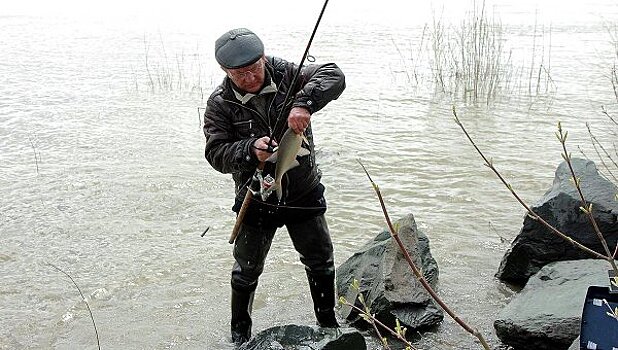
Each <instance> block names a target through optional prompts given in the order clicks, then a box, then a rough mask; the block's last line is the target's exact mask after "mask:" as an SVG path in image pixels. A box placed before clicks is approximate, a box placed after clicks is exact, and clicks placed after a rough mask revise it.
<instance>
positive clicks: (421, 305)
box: [337, 214, 444, 334]
mask: <svg viewBox="0 0 618 350" xmlns="http://www.w3.org/2000/svg"><path fill="white" fill-rule="evenodd" d="M394 225H395V227H398V232H399V237H400V238H401V240H402V242H403V244H404V246H405V247H406V248H407V250H408V252H409V253H410V256H411V257H412V259H413V261H414V262H415V264H416V266H417V267H418V268H419V269H421V270H422V271H423V274H424V276H425V278H426V279H427V281H428V282H429V283H430V285H432V287H435V286H436V284H437V282H438V265H437V264H436V261H435V260H434V258H433V257H432V256H431V252H430V250H429V239H428V238H427V236H426V235H425V234H423V233H421V232H419V231H418V230H417V227H416V223H415V221H414V216H413V215H412V214H409V215H407V216H405V217H404V218H402V219H400V220H399V221H397V222H396V223H395V224H394ZM354 279H356V280H358V281H359V282H360V290H359V291H360V293H362V294H363V296H364V299H365V300H366V302H367V305H368V306H369V308H370V309H371V312H372V313H375V315H376V318H377V319H378V320H379V321H381V322H382V323H384V324H386V325H387V326H389V327H391V328H393V327H394V326H395V318H397V319H399V320H400V322H401V324H402V326H404V327H407V328H408V329H418V328H426V327H431V326H435V325H437V324H438V323H440V322H441V321H442V319H443V318H444V314H443V312H442V310H441V309H439V308H438V307H437V306H436V305H435V304H434V302H433V300H432V299H431V297H430V296H429V294H428V293H427V292H426V291H425V289H424V288H423V286H422V285H421V284H420V282H418V281H417V279H416V277H415V276H414V274H413V273H412V271H411V269H410V266H409V265H408V263H407V262H406V260H405V258H404V256H403V254H402V253H401V251H400V250H399V247H398V245H397V242H395V240H394V239H392V237H391V236H390V234H389V232H388V231H386V230H385V231H383V232H381V233H379V234H378V235H377V236H376V237H375V238H374V239H373V240H371V241H370V242H368V243H367V244H365V245H364V246H363V247H362V248H361V249H360V251H359V252H357V253H355V254H354V255H353V256H352V257H350V258H349V259H348V260H347V261H345V262H344V263H343V264H342V265H341V266H339V267H338V268H337V290H338V293H339V296H340V297H341V296H343V297H345V299H346V300H347V301H348V302H349V303H354V302H355V301H356V305H357V306H359V307H361V308H362V306H361V304H360V303H359V302H358V299H357V296H358V292H356V291H354V289H352V288H350V285H351V283H352V282H353V280H354ZM341 314H342V316H343V317H344V318H345V319H347V320H348V321H349V322H351V324H352V325H354V326H360V327H364V326H366V324H365V322H366V321H365V320H363V319H362V318H361V317H359V315H358V313H357V312H355V310H353V309H351V308H349V307H342V308H341ZM408 334H409V333H408Z"/></svg>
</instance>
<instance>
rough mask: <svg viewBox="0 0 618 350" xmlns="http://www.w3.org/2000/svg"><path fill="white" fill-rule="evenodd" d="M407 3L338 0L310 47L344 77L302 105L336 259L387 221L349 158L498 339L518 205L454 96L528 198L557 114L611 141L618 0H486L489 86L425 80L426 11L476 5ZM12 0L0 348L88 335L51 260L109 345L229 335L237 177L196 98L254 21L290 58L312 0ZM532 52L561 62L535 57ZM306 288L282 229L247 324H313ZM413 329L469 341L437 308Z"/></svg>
mask: <svg viewBox="0 0 618 350" xmlns="http://www.w3.org/2000/svg"><path fill="white" fill-rule="evenodd" d="M54 4H56V3H54ZM284 4H285V5H284ZM404 4H407V2H395V1H388V0H387V1H383V2H380V3H379V4H378V3H373V2H372V3H363V4H358V3H357V2H351V1H333V2H332V4H330V5H329V6H330V7H329V8H327V11H326V15H325V17H324V20H323V23H322V25H321V27H320V29H319V31H318V35H317V36H316V39H315V42H314V44H313V47H312V50H311V54H312V55H313V56H315V58H316V60H317V61H318V62H326V61H335V62H337V63H338V64H339V66H340V67H341V68H342V69H343V71H344V72H345V73H346V78H347V84H348V87H347V89H346V91H345V92H344V94H343V95H342V96H341V98H340V99H339V100H337V101H335V102H332V103H331V104H330V105H329V106H328V107H327V108H325V109H324V110H323V111H321V112H319V113H318V114H316V115H315V116H314V117H313V124H314V126H313V128H314V134H315V139H316V144H317V152H318V154H317V157H318V161H319V163H320V166H321V169H322V170H323V173H324V177H323V182H324V184H325V186H326V188H327V194H326V195H327V200H328V202H329V210H328V213H327V215H328V222H329V225H330V228H331V232H332V237H333V242H334V245H335V249H336V254H335V257H336V261H337V263H342V262H343V261H344V260H345V259H347V258H348V257H350V256H351V255H352V254H353V253H354V252H355V251H356V250H357V249H358V248H359V247H360V246H361V245H363V243H364V242H365V241H367V240H369V239H371V238H373V237H374V236H375V235H376V234H377V233H378V232H379V231H380V230H381V229H382V228H383V227H384V226H385V224H384V219H383V216H382V213H381V210H380V206H379V203H378V201H377V199H376V196H375V194H374V192H373V189H372V187H371V185H370V184H369V183H368V181H367V179H366V177H365V175H364V174H363V173H362V171H361V168H360V166H359V165H358V163H357V159H361V160H362V161H363V163H364V165H365V166H366V167H367V169H368V170H369V172H370V173H371V174H372V177H373V179H374V181H375V182H376V183H377V184H378V185H379V186H380V189H381V191H382V194H383V196H384V197H385V199H386V205H387V207H388V210H389V213H390V215H391V217H392V218H394V219H397V218H399V217H401V216H403V215H405V214H408V213H413V214H414V216H415V218H416V220H417V223H418V225H419V228H420V229H421V230H422V231H424V232H425V233H426V234H427V235H428V236H429V238H430V240H431V249H432V253H433V255H434V257H435V258H436V260H437V262H438V265H439V267H440V283H439V287H438V293H439V294H440V295H441V297H442V298H443V299H444V300H445V302H446V303H448V304H449V305H451V306H452V307H453V309H454V310H455V311H456V312H457V313H458V314H459V316H460V317H461V318H462V319H464V320H465V321H467V322H468V323H469V324H471V325H472V326H473V327H477V328H478V329H479V330H481V332H482V333H484V334H485V336H486V337H487V338H488V339H489V340H490V342H491V343H492V344H494V345H498V344H499V342H498V340H497V339H496V336H495V335H494V332H493V326H492V322H493V319H494V317H495V315H496V314H497V312H499V310H500V309H501V308H502V307H503V306H504V305H505V304H506V303H507V302H508V300H509V299H510V298H511V297H512V295H513V293H514V292H513V291H512V290H511V289H509V288H508V287H507V286H504V285H502V284H501V283H500V282H498V281H497V280H496V279H495V278H494V273H495V272H496V271H497V268H498V265H499V263H500V259H501V258H502V256H503V254H504V252H505V250H506V249H507V248H508V245H509V242H510V241H511V240H512V239H513V238H514V237H515V235H516V234H517V232H518V231H519V229H520V226H521V224H522V221H523V215H524V212H523V209H522V208H521V207H520V206H518V204H517V203H516V202H515V200H514V199H513V198H512V197H511V196H510V194H509V193H508V191H507V190H506V189H505V188H504V186H502V185H501V184H500V183H499V182H498V180H497V179H496V178H495V176H493V175H492V174H491V173H490V171H489V169H487V168H486V167H485V166H483V162H482V160H481V159H480V158H479V156H478V155H477V154H476V153H475V152H474V149H473V147H472V146H471V145H470V143H469V142H468V141H467V140H466V139H465V137H464V135H463V133H462V131H461V130H460V129H459V127H458V126H457V125H456V124H455V122H454V121H453V117H452V107H453V106H455V108H456V109H457V111H458V114H459V116H460V118H461V120H462V121H463V123H464V125H465V126H466V128H467V129H468V131H469V132H470V133H471V135H472V136H473V137H474V138H475V140H476V142H478V145H479V146H480V147H481V148H482V149H483V150H484V151H485V152H486V153H487V155H488V156H490V157H493V160H494V163H495V165H496V167H497V168H498V169H499V170H500V171H501V172H502V174H503V175H504V176H505V178H506V179H507V181H509V182H510V183H511V184H512V185H513V187H514V189H515V190H516V191H517V192H518V193H519V194H520V195H521V196H522V198H523V199H524V200H526V201H527V202H529V203H534V202H535V201H537V200H538V199H539V198H540V197H541V196H542V195H543V193H544V192H545V191H546V190H547V189H548V188H549V187H550V186H551V182H552V179H553V171H554V170H555V168H556V166H557V165H558V164H559V163H560V160H561V157H560V152H561V149H560V144H559V143H558V141H557V140H556V138H555V137H554V133H555V131H556V123H557V122H558V121H561V122H562V125H563V127H564V128H565V129H567V130H569V136H570V137H569V147H570V149H571V151H572V152H573V154H574V155H581V153H580V151H579V149H581V150H583V151H584V152H585V153H586V154H588V155H589V156H590V157H591V158H592V159H596V156H595V154H594V151H593V150H592V147H591V145H590V141H589V135H588V132H587V130H586V123H587V122H588V123H590V125H591V128H592V130H593V131H594V132H595V133H597V135H598V136H599V137H601V138H603V139H604V140H607V141H608V143H609V144H610V145H611V142H612V141H615V140H611V139H608V137H611V133H609V131H611V124H610V123H609V119H608V118H607V117H606V116H605V115H604V114H603V113H602V107H605V108H606V110H607V111H608V112H610V113H612V112H614V113H618V108H617V106H616V97H615V96H614V92H613V90H612V84H611V80H610V73H611V67H612V65H613V64H615V63H616V51H615V46H614V44H613V43H612V40H614V43H615V39H616V36H615V35H616V29H615V26H616V24H617V23H618V7H617V6H616V5H615V3H614V1H613V0H597V1H592V2H586V4H584V3H583V2H582V3H581V4H564V3H562V2H556V1H550V2H547V1H545V2H540V1H539V2H536V1H532V0H530V1H517V2H515V1H506V0H504V1H495V2H491V3H490V2H488V3H487V4H486V10H487V13H491V14H492V15H493V16H496V17H497V18H499V19H500V21H501V22H500V23H501V28H502V32H503V33H502V37H501V40H502V41H501V42H503V44H504V47H505V52H506V55H508V53H509V52H510V53H511V55H512V56H511V57H512V58H511V61H510V62H511V63H510V65H509V66H507V68H508V67H511V68H509V69H510V70H509V72H511V73H506V71H505V73H503V75H504V77H506V76H507V74H508V76H510V78H509V79H508V80H509V84H510V86H511V87H510V88H509V89H505V90H504V91H502V92H498V93H497V96H496V97H495V98H492V99H490V102H489V103H486V101H484V100H481V101H477V102H474V101H471V100H470V99H464V98H462V97H461V94H453V93H449V92H448V91H447V92H444V91H443V89H441V88H440V87H438V86H436V85H435V84H434V83H433V82H434V78H433V77H434V76H435V75H433V74H432V71H431V69H430V68H431V65H430V62H431V59H430V57H431V55H433V54H432V51H431V50H430V49H426V48H425V49H424V47H427V45H431V43H432V42H435V39H432V37H431V36H429V34H428V33H430V32H432V30H434V29H435V26H434V25H433V21H434V20H436V19H441V20H442V21H444V23H452V26H451V27H448V26H447V29H446V31H447V32H448V31H451V32H454V30H455V28H456V27H457V26H458V25H459V23H461V20H462V19H463V18H466V16H467V14H466V11H469V10H470V9H471V8H472V4H471V3H466V4H463V3H460V2H457V1H450V2H449V1H447V2H445V3H429V2H421V3H420V4H418V6H417V5H415V6H411V5H404ZM11 6H12V7H11ZM477 6H478V4H477ZM8 7H9V9H8V10H6V11H8V12H5V13H4V14H2V13H0V33H1V34H0V48H1V49H0V82H1V84H0V310H1V311H2V317H0V349H96V337H95V334H94V331H93V327H92V322H91V320H90V317H89V314H88V311H87V309H86V308H85V305H84V303H83V302H81V299H80V296H79V293H78V291H77V290H76V288H75V287H74V286H73V285H72V283H71V280H69V279H68V278H67V277H66V276H65V275H63V274H62V273H60V272H59V271H57V270H56V269H54V268H53V267H52V266H50V265H49V264H53V265H54V266H57V267H59V268H61V269H62V270H64V271H65V272H67V273H68V274H70V275H71V277H72V278H73V279H74V280H75V282H76V283H77V284H78V285H79V287H80V289H81V291H82V292H83V293H84V295H85V296H86V297H87V300H88V302H89V305H90V307H91V309H92V312H93V314H94V318H95V320H96V325H97V328H98V332H99V336H100V339H101V345H102V348H104V349H232V347H231V345H230V344H229V342H228V341H229V340H228V337H229V335H228V333H229V331H228V329H229V325H228V317H229V270H230V268H231V265H232V263H233V259H232V257H231V246H230V245H229V244H228V243H227V240H228V237H229V234H230V231H231V227H232V225H233V222H234V219H235V218H234V215H233V213H232V212H231V211H230V207H231V205H232V202H233V184H232V180H231V177H230V176H228V175H222V174H219V173H217V172H215V171H214V170H213V169H211V168H210V166H209V165H208V164H207V162H206V161H205V160H204V158H203V145H204V137H203V134H202V131H201V119H200V114H201V113H202V112H203V109H200V108H203V107H204V105H205V100H206V98H207V96H208V94H209V93H210V91H211V90H212V89H213V88H214V86H216V84H218V82H219V81H220V80H221V79H222V78H223V74H222V72H221V71H220V70H219V68H218V67H217V66H216V64H215V61H214V59H213V55H212V50H211V48H212V46H213V42H214V39H215V38H216V37H217V36H218V35H220V34H221V33H222V32H224V31H225V30H227V29H229V28H232V27H236V26H243V25H246V26H248V27H250V28H252V29H253V30H254V31H256V32H257V33H258V34H260V35H261V36H262V39H263V40H264V41H265V43H266V46H267V53H268V54H276V55H280V56H282V57H285V58H287V59H289V60H292V61H295V62H298V61H299V60H300V56H301V54H302V52H303V50H304V46H305V44H306V42H307V39H308V36H309V34H310V32H311V29H312V28H313V24H312V23H313V21H314V20H315V18H316V17H317V14H318V12H319V10H320V7H321V4H319V2H315V3H312V4H308V3H307V2H300V1H287V2H282V1H274V2H273V3H272V5H268V6H262V7H259V8H258V6H257V5H256V3H254V2H251V3H250V2H246V3H245V2H242V1H241V2H239V4H237V6H235V7H234V8H230V7H227V6H224V4H222V5H212V4H209V2H203V3H190V2H187V1H184V2H173V3H172V2H169V3H167V2H162V3H154V4H152V3H141V4H140V5H136V4H133V3H131V4H127V3H126V2H125V3H123V2H120V1H116V2H111V3H106V5H103V4H98V5H96V4H95V5H88V6H86V5H83V4H81V3H72V2H70V1H61V2H59V3H58V4H56V5H50V4H47V3H43V2H40V3H38V2H36V1H26V2H24V3H23V4H22V5H19V6H18V5H15V4H13V5H9V6H8ZM267 7H268V8H267ZM275 9H276V10H275ZM449 28H450V29H449ZM612 35H614V37H613V39H612ZM533 60H534V62H533ZM541 62H542V63H543V64H544V66H543V67H545V69H547V70H549V72H550V77H551V82H548V81H549V79H547V76H546V75H543V77H545V78H543V79H539V78H538V77H539V76H537V75H536V72H537V71H538V69H539V65H540V64H541ZM531 67H533V69H532V70H533V72H535V74H534V75H533V76H532V77H531V75H530V74H529V73H530V72H529V70H530V69H531ZM433 73H435V71H434V72H433ZM537 81H538V82H539V83H540V84H539V85H540V86H541V88H540V89H539V91H536V88H535V86H536V84H537ZM529 85H530V86H532V87H531V88H530V89H529V88H528V86H529ZM546 86H547V87H548V88H547V89H546V88H545V87H546ZM614 130H615V129H614ZM608 135H610V136H608ZM614 135H615V134H614ZM578 147H579V149H578ZM614 147H615V146H614ZM207 228H209V230H208V232H206V234H205V235H204V237H201V234H202V233H203V232H204V231H205V230H206V229H207ZM311 309H312V308H311V302H310V296H309V293H308V287H307V285H306V281H305V277H304V272H303V267H302V265H301V264H300V263H299V261H298V258H297V254H296V253H295V251H294V249H293V248H292V245H291V243H290V241H289V238H288V237H287V235H286V233H285V230H280V231H279V232H278V234H277V235H276V238H275V241H274V242H273V247H272V250H271V253H270V256H269V258H268V261H267V264H266V269H265V273H264V275H263V278H262V279H261V282H260V286H259V289H258V294H257V296H256V301H255V305H254V316H255V320H254V330H255V331H259V330H262V329H265V328H267V327H270V326H272V325H280V324H286V323H305V324H313V323H314V320H313V315H312V311H311ZM417 346H418V347H419V348H421V349H477V348H480V346H479V345H477V344H476V343H475V341H474V338H472V337H471V336H469V335H468V334H467V333H465V332H464V331H463V330H462V329H461V328H459V327H458V326H457V325H456V324H455V323H454V322H453V321H452V320H450V319H448V318H447V319H445V321H444V322H443V324H442V325H440V327H438V329H437V330H436V331H435V332H427V333H424V334H422V338H421V339H420V340H419V341H418V342H417ZM372 347H373V348H378V346H377V345H376V344H375V343H374V344H372Z"/></svg>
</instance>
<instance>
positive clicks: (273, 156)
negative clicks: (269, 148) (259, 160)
mask: <svg viewBox="0 0 618 350" xmlns="http://www.w3.org/2000/svg"><path fill="white" fill-rule="evenodd" d="M266 161H267V162H271V163H277V152H275V153H273V154H271V155H270V157H268V158H267V159H266Z"/></svg>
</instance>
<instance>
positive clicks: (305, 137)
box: [301, 133, 309, 144]
mask: <svg viewBox="0 0 618 350" xmlns="http://www.w3.org/2000/svg"><path fill="white" fill-rule="evenodd" d="M301 136H302V137H303V141H304V142H305V143H306V144H309V140H307V136H305V134H304V133H303V134H301Z"/></svg>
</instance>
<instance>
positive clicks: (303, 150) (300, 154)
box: [296, 147, 311, 157]
mask: <svg viewBox="0 0 618 350" xmlns="http://www.w3.org/2000/svg"><path fill="white" fill-rule="evenodd" d="M309 154H311V151H309V150H308V149H306V148H305V147H301V148H299V149H298V153H296V156H297V157H304V156H308V155H309Z"/></svg>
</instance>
